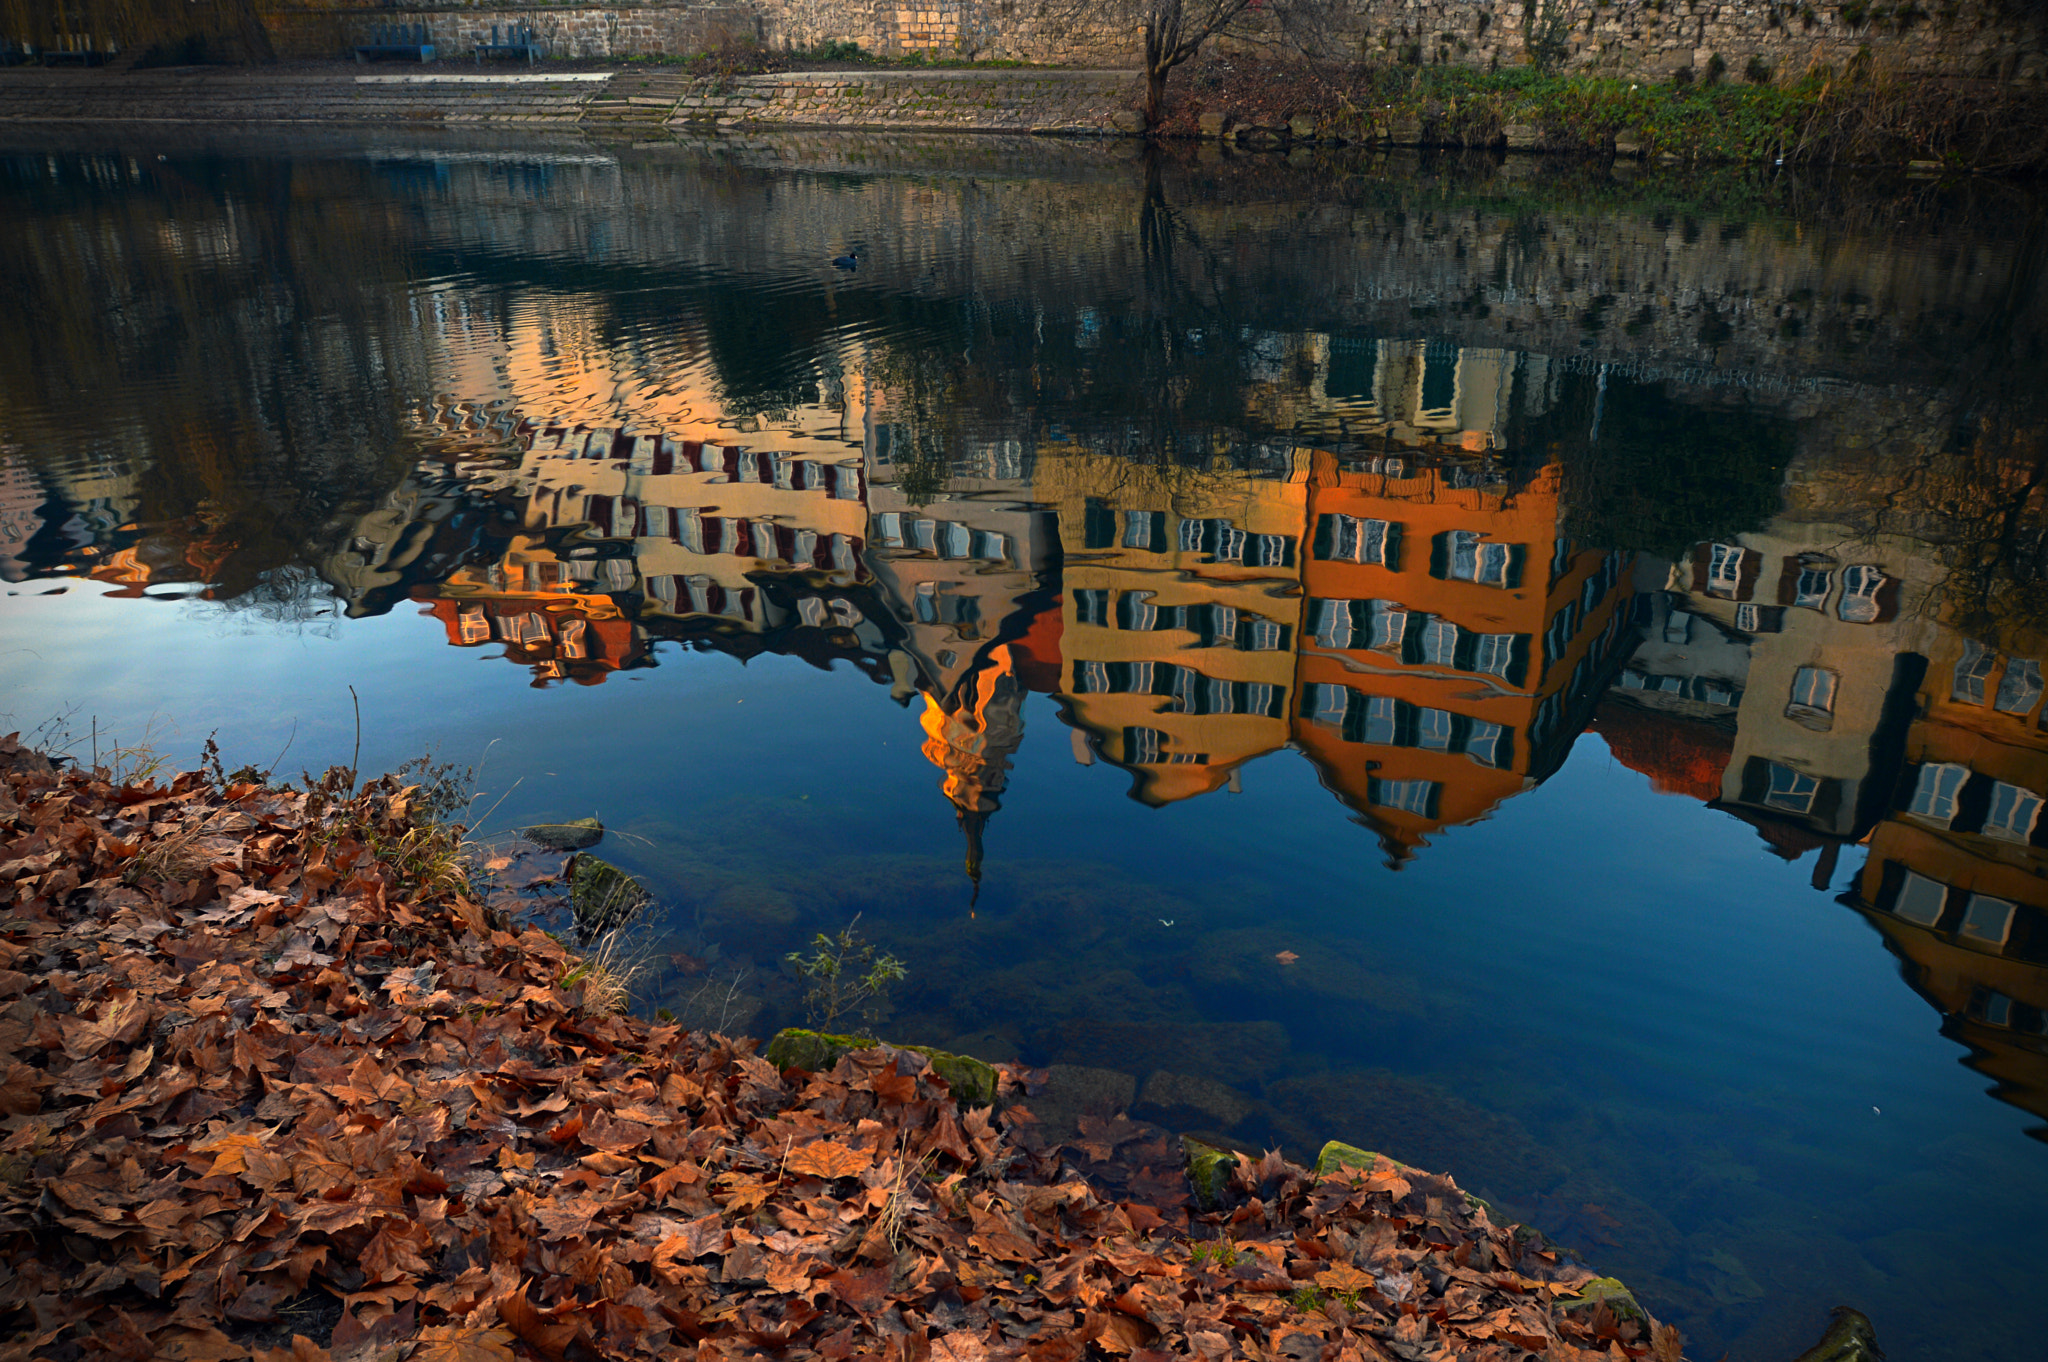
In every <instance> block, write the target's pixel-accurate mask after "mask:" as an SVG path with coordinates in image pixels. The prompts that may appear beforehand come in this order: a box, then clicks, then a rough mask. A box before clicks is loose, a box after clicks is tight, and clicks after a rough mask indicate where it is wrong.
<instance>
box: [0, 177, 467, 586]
mask: <svg viewBox="0 0 2048 1362" xmlns="http://www.w3.org/2000/svg"><path fill="white" fill-rule="evenodd" d="M35 159H36V162H37V163H38V166H37V168H38V169H41V168H42V167H41V162H42V160H43V158H40V157H38V158H35ZM110 164H114V162H107V161H104V160H103V158H95V157H72V158H60V160H59V162H58V164H57V167H56V169H55V170H54V171H46V172H45V173H42V174H35V175H25V176H24V177H23V178H24V179H26V180H27V181H28V184H27V187H26V188H25V189H24V190H23V191H22V192H19V193H16V194H14V195H12V196H10V198H9V200H8V201H7V206H6V213H5V220H4V221H0V289H4V290H5V292H6V294H7V296H8V297H9V298H10V299H13V300H15V303H16V306H17V309H18V311H19V313H20V315H23V316H30V317H34V318H36V319H37V320H36V325H35V326H34V327H33V328H30V327H10V328H6V329H5V330H4V331H0V397H4V400H0V422H4V424H5V429H4V431H0V438H5V439H6V440H8V441H9V442H18V443H20V444H21V445H22V446H23V448H24V451H25V454H26V456H27V457H28V459H29V460H30V461H31V463H33V464H38V465H39V471H40V472H41V473H42V475H43V481H44V482H45V484H46V485H48V486H50V487H52V488H54V489H56V491H57V494H58V496H59V497H60V499H72V500H75V499H76V498H77V497H78V496H81V495H85V493H82V492H79V491H77V490H76V489H78V488H81V487H89V488H94V489H102V490H101V493H100V494H101V495H111V494H112V493H110V492H107V491H105V490H103V489H109V488H118V489H119V496H120V498H121V500H122V503H123V504H122V505H121V507H120V511H121V513H122V514H124V515H125V516H126V517H127V518H128V519H129V520H132V521H133V522H135V523H136V525H137V526H138V527H139V528H137V529H132V530H130V531H128V533H131V534H133V535H136V536H139V537H138V538H137V539H136V540H134V541H133V542H134V543H135V545H136V547H137V549H138V559H139V560H140V561H143V562H146V563H148V564H150V565H151V566H152V567H153V568H155V569H158V570H160V572H161V575H162V576H165V577H170V578H177V577H187V578H203V579H205V580H208V581H210V582H213V583H214V584H215V586H216V593H217V594H218V595H219V596H221V597H224V598H231V599H238V600H242V601H244V602H246V603H261V602H263V601H266V600H273V598H274V604H276V605H277V606H278V608H279V609H280V611H282V612H283V613H285V614H287V615H291V614H294V613H295V612H296V610H297V609H298V604H296V603H297V602H299V597H300V596H301V594H302V593H301V592H300V591H299V590H298V589H297V588H296V587H295V586H293V585H292V584H291V582H290V574H289V573H287V572H284V571H283V570H284V569H287V568H310V567H313V566H314V565H315V564H316V563H317V560H318V557H319V555H320V554H321V553H322V552H324V551H325V548H326V547H333V544H332V541H333V540H334V538H335V537H336V536H338V535H341V534H343V533H344V532H345V527H346V526H348V525H350V524H352V523H353V519H354V516H355V514H356V513H357V512H358V511H360V510H361V509H363V508H365V507H367V506H369V505H371V504H373V503H374V501H375V500H376V498H377V497H378V496H379V494H380V493H382V492H383V491H384V490H386V489H388V488H390V487H392V486H394V485H396V483H397V482H398V481H399V479H400V478H401V477H403V475H404V472H405V469H406V467H407V466H408V464H409V462H410V459H409V454H408V451H407V449H406V448H405V445H404V441H403V440H402V438H401V434H400V431H401V423H400V419H399V418H400V410H399V408H400V404H401V394H402V393H405V392H406V391H407V390H410V391H412V392H422V391H427V390H429V382H428V378H427V373H426V364H425V354H424V349H423V348H422V347H419V346H417V345H412V344H408V343H407V342H406V339H404V338H409V337H411V336H412V335H413V334H414V331H415V328H414V326H413V325H412V324H410V322H409V320H408V318H407V317H406V315H405V313H404V311H403V309H404V307H405V303H406V293H405V290H404V288H403V286H402V285H403V280H404V277H405V276H404V273H403V272H402V271H403V263H404V261H403V255H402V252H401V251H399V250H398V249H397V248H396V244H395V243H394V242H393V241H392V240H391V237H390V229H389V228H388V227H387V226H386V225H385V220H384V219H382V218H381V217H380V216H379V214H378V212H377V208H376V197H377V196H376V195H374V194H371V193H366V192H364V187H363V186H362V184H361V183H360V178H361V177H362V176H363V175H364V174H365V173H367V172H366V171H365V170H364V169H363V168H361V167H350V166H342V165H335V164H332V163H321V164H315V165H311V166H301V165H293V164H290V163H284V162H253V163H251V162H242V163H216V162H167V163H158V164H155V165H153V166H151V167H150V168H149V169H148V170H146V171H144V172H143V173H142V174H140V175H139V176H129V175H127V174H105V173H100V172H102V171H104V170H105V169H106V168H107V166H108V165H110ZM81 281H90V284H89V286H87V285H83V284H82V282H81ZM82 286H84V287H89V288H90V289H91V291H92V294H93V296H94V298H95V300H96V305H95V306H91V307H86V306H80V304H79V290H80V288H81V287H82ZM81 392H86V393H91V394H93V397H94V402H93V405H92V406H90V407H86V406H82V405H81V404H80V403H79V401H78V400H77V394H78V393H81ZM53 419H54V422H55V423H54V424H52V421H53ZM76 451H88V452H89V454H88V456H87V457H89V459H90V461H91V465H92V466H91V468H90V470H89V476H88V470H87V469H86V468H85V467H84V466H83V464H82V463H81V459H80V456H79V455H78V454H77V453H76ZM120 546H122V544H121V543H119V542H117V543H115V544H102V545H100V547H102V548H109V547H120ZM41 566H44V567H48V566H49V564H42V565H41ZM273 588H274V589H273Z"/></svg>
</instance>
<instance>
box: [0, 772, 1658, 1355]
mask: <svg viewBox="0 0 2048 1362" xmlns="http://www.w3.org/2000/svg"><path fill="white" fill-rule="evenodd" d="M408 796H409V791H407V790H405V789H401V788H399V787H398V785H397V783H396V781H393V780H389V779H386V780H384V781H379V782H371V783H370V784H369V785H368V786H366V787H364V788H363V789H362V791H361V792H359V793H354V794H353V795H352V796H350V797H348V798H346V799H333V798H329V799H323V798H322V797H321V796H320V794H319V793H317V792H316V793H312V794H309V793H304V792H297V791H289V790H282V789H278V788H274V787H267V786H260V785H255V784H249V783H238V784H231V785H229V786H227V787H226V788H224V789H223V788H219V787H217V786H216V785H214V784H212V783H210V782H208V781H207V780H206V779H205V777H204V776H203V775H202V774H200V773H188V774H186V775H181V776H178V777H177V778H175V779H174V780H172V781H170V782H169V783H168V784H152V783H143V784H129V785H115V784H110V783H108V782H107V781H105V780H102V779H97V778H94V777H92V776H90V775H86V774H81V773H77V772H64V771H57V770H55V769H53V768H52V767H51V766H50V765H49V764H48V763H47V762H46V761H44V760H43V759H42V758H41V757H39V756H37V755H35V754H34V753H31V752H28V751H27V750H25V749H23V748H21V747H20V746H19V745H18V743H17V741H16V740H15V739H14V738H11V737H10V738H0V1308H4V1309H5V1310H6V1312H7V1314H6V1321H5V1329H6V1332H5V1336H4V1337H5V1341H4V1342H0V1357H4V1358H9V1359H12V1358H22V1359H27V1358H44V1359H50V1360H51V1362H71V1360H72V1359H84V1358H114V1359H135V1360H136V1362H142V1360H143V1359H150V1358H166V1359H180V1360H182V1362H229V1360H230V1359H251V1360H252V1362H322V1360H323V1359H333V1360H334V1362H401V1360H402V1359H408V1358H410V1359H414V1360H415V1362H506V1360H507V1359H514V1358H528V1359H533V1358H539V1359H546V1360H547V1362H585V1360H586V1359H598V1358H619V1359H630V1358H640V1357H660V1358H673V1357H694V1358H698V1359H717V1358H738V1357H764V1356H765V1357H775V1358H786V1359H790V1360H791V1362H807V1360H808V1359H812V1358H818V1359H826V1362H841V1360H842V1359H855V1358H877V1359H900V1362H988V1360H990V1359H1029V1360H1030V1362H1079V1360H1080V1359H1084V1358H1128V1359H1130V1362H1164V1359H1167V1358H1174V1357H1195V1358H1202V1359H1222V1358H1259V1359H1293V1360H1298V1362H1306V1360H1307V1359H1325V1360H1326V1362H1377V1360H1379V1359H1400V1362H1437V1360H1439V1359H1450V1358H1470V1359H1481V1360H1483V1362H1495V1360H1498V1362H1518V1360H1519V1359H1523V1358H1528V1357H1531V1356H1543V1357H1546V1358H1551V1359H1557V1362H1579V1360H1580V1359H1592V1358H1602V1359H1625V1358H1642V1357H1649V1358H1654V1359H1657V1362H1676V1360H1677V1359H1678V1358H1679V1356H1680V1340H1679V1337H1678V1335H1677V1333H1676V1331H1675V1330H1672V1329H1670V1328H1668V1327H1665V1326H1661V1325H1657V1324H1655V1323H1654V1322H1653V1321H1638V1320H1635V1319H1632V1318H1630V1319H1624V1318H1618V1317H1617V1316H1616V1315H1615V1314H1614V1312H1612V1311H1611V1310H1609V1308H1608V1307H1607V1306H1606V1304H1604V1303H1600V1302H1595V1303H1593V1306H1592V1308H1591V1309H1586V1308H1584V1306H1585V1304H1586V1303H1585V1302H1584V1301H1577V1302H1576V1308H1568V1307H1572V1306H1573V1305H1574V1298H1575V1293H1576V1291H1577V1289H1578V1288H1579V1287H1580V1286H1582V1285H1584V1284H1585V1283H1586V1282H1587V1281H1588V1280H1589V1279H1591V1277H1592V1273H1591V1272H1589V1271H1588V1270H1587V1269H1585V1268H1584V1267H1583V1266H1580V1265H1577V1264H1575V1263H1573V1262H1571V1261H1569V1260H1568V1259H1565V1258H1563V1257H1561V1256H1560V1255H1559V1254H1557V1253H1555V1252H1554V1251H1552V1250H1551V1249H1549V1248H1548V1247H1546V1246H1545V1244H1544V1243H1543V1241H1542V1240H1541V1239H1540V1238H1538V1237H1535V1236H1531V1235H1528V1234H1527V1233H1526V1232H1518V1231H1517V1230H1516V1229H1515V1228H1514V1227H1503V1226H1496V1225H1494V1224H1492V1223H1491V1221H1490V1220H1489V1218H1488V1216H1487V1214H1486V1211H1485V1208H1484V1207H1482V1206H1480V1205H1478V1204H1477V1203H1475V1202H1472V1201H1470V1200H1469V1199H1468V1198H1466V1197H1465V1196H1464V1195H1463V1194H1462V1193H1460V1192H1459V1191H1458V1190H1457V1188H1456V1186H1455V1185H1454V1184H1453V1183H1452V1182H1451V1180H1450V1179H1449V1178H1447V1177H1439V1176H1436V1175H1433V1174H1428V1173H1424V1172H1421V1171H1419V1170H1416V1169H1409V1168H1401V1167H1398V1166H1394V1165H1390V1164H1384V1163H1383V1164H1381V1165H1379V1166H1378V1167H1377V1168H1376V1169H1375V1170H1374V1171H1372V1172H1358V1171H1355V1170H1342V1171H1340V1172H1338V1173H1335V1174H1333V1175H1331V1176H1328V1177H1324V1178H1317V1177H1316V1176H1315V1175H1314V1174H1312V1173H1311V1172H1310V1171H1309V1170H1307V1169H1305V1168H1302V1167H1301V1166H1299V1165H1297V1164H1293V1163H1289V1162H1287V1161H1286V1160H1285V1159H1283V1158H1281V1157H1280V1156H1279V1155H1278V1154H1271V1153H1269V1154H1267V1155H1266V1156H1265V1157H1264V1158H1262V1159H1258V1160H1252V1159H1240V1160H1239V1161H1238V1163H1237V1165H1236V1166H1235V1168H1234V1169H1233V1171H1232V1172H1231V1175H1230V1187H1229V1189H1228V1193H1227V1199H1226V1202H1225V1204H1224V1208H1223V1209H1220V1210H1211V1211H1203V1210H1200V1209H1198V1208H1197V1207H1196V1206H1195V1205H1194V1203H1193V1202H1192V1200H1191V1198H1190V1195H1189V1189H1188V1183H1187V1179H1186V1177H1185V1175H1184V1173H1183V1171H1182V1169H1181V1167H1180V1156H1179V1151H1178V1150H1177V1149H1176V1148H1175V1147H1174V1146H1172V1145H1171V1144H1170V1143H1169V1142H1168V1141H1167V1140H1165V1139H1164V1138H1162V1137H1161V1136H1160V1134H1159V1132H1158V1131H1157V1130H1156V1129H1155V1128H1152V1127H1146V1126H1141V1125H1138V1124H1137V1123H1134V1122H1131V1121H1129V1120H1127V1119H1124V1118H1116V1119H1113V1120H1100V1119H1089V1120H1085V1121H1084V1122H1083V1123H1082V1126H1081V1128H1080V1130H1079V1132H1078V1133H1077V1134H1076V1135H1075V1137H1074V1138H1072V1139H1068V1140H1059V1139H1054V1138H1052V1137H1051V1136H1050V1135H1048V1134H1047V1133H1045V1132H1044V1131H1043V1130H1042V1128H1040V1127H1039V1126H1038V1124H1037V1123H1036V1122H1035V1121H1034V1120H1033V1119H1032V1117H1031V1114H1030V1111H1029V1107H1028V1103H1029V1098H1030V1093H1031V1091H1032V1088H1033V1085H1034V1081H1035V1076H1034V1075H1032V1074H1030V1073H1028V1072H1027V1071H1024V1070H1022V1069H1017V1068H1004V1069H1002V1070H1001V1071H1000V1072H1001V1075H1002V1077H1001V1090H1000V1092H999V1094H998V1096H997V1098H996V1107H995V1108H966V1109H963V1108H962V1107H961V1106H960V1105H959V1104H957V1103H956V1102H955V1101H954V1100H953V1098H952V1096H951V1094H950V1092H949V1091H948V1088H947V1084H946V1082H945V1080H944V1079H943V1078H942V1077H940V1076H939V1075H938V1074H937V1073H935V1072H934V1071H933V1070H932V1068H931V1065H930V1063H929V1061H928V1060H927V1059H926V1058H925V1057H924V1056H923V1055H921V1054H919V1053H917V1052H915V1051H910V1050H898V1049H893V1048H890V1047H886V1046H877V1047H875V1048H872V1049H868V1050H862V1051H857V1052H854V1053H852V1054H849V1055H846V1056H845V1057H844V1058H842V1059H840V1060H839V1061H838V1063H837V1064H836V1065H835V1066H834V1067H833V1068H832V1070H831V1071H830V1072H827V1073H806V1072H803V1071H801V1070H790V1071H787V1072H778V1071H777V1070H776V1069H775V1067H774V1066H773V1065H772V1064H770V1063H769V1062H768V1061H767V1060H765V1059H764V1058H762V1057H761V1056H760V1055H759V1054H757V1053H756V1052H755V1044H754V1042H752V1041H749V1040H743V1039H730V1038H727V1037H724V1036H720V1035H715V1034H708V1033H704V1032H685V1031H683V1030H682V1029H681V1028H679V1027H677V1026H674V1025H658V1024H652V1023H649V1022H646V1021H643V1020H637V1019H634V1018H631V1017H621V1016H614V1015H608V1014H605V1013H603V1012H601V1011H599V1010H596V1009H593V1008H591V1007H589V1006H587V1005H586V1004H585V1002H584V999H583V996H582V992H581V989H580V987H578V986H576V985H574V984H570V985H567V986H565V984H564V980H565V979H571V978H573V977H574V976H573V974H572V971H573V969H574V966H575V964H576V961H575V959H574V957H573V956H572V955H571V954H570V953H569V952H568V951H567V949H566V948H565V947H563V946H562V945H561V944H560V943H559V942H557V941H556V940H554V939H553V938H552V937H550V936H549V935H547V934H546V933H545V932H542V931H540V930H539V929H538V928H536V927H533V926H530V925H527V926H521V925H519V924H518V923H517V922H516V921H515V920H514V919H513V918H512V917H510V916H508V915H507V914H505V913H504V912H502V911H500V909H499V908H497V907H494V906H491V904H492V900H489V899H488V898H487V897H486V896H485V895H484V894H483V893H482V892H481V891H480V890H478V889H476V888H475V887H474V886H473V885H470V884H469V883H467V882H466V881H463V880H461V879H460V878H459V877H458V879H457V880H455V881H454V882H453V884H454V887H451V882H450V881H449V880H448V879H447V878H446V877H438V876H437V877H430V878H429V879H428V880H426V881H425V882H424V887H422V884H423V881H422V878H421V877H419V876H415V875H408V874H406V873H404V872H403V871H402V869H400V868H398V867H394V866H393V865H392V864H390V863H388V862H386V861H383V860H380V859H378V858H377V857H375V856H373V855H371V854H369V852H368V850H367V848H366V847H365V846H364V844H363V843H362V842H361V841H359V840H357V839H356V838H355V837H354V836H352V835H351V831H350V830H351V829H358V830H359V829H373V830H381V831H382V832H384V833H387V834H391V833H403V832H406V831H408V830H412V829H411V828H410V815H409V812H408V810H407V808H406V804H407V799H408ZM194 828H203V829H205V833H206V835H205V836H204V837H203V838H202V837H195V836H193V835H192V834H191V829H194ZM222 829H229V830H230V831H228V832H222V831H221V830H222ZM172 839H181V840H179V841H178V843H177V845H176V846H175V847H170V848H165V847H160V846H159V845H158V844H159V843H162V842H164V841H167V840H172ZM397 840H399V841H402V839H397ZM382 844H396V843H395V842H394V840H393V839H386V840H385V842H384V843H382ZM152 848H156V850H155V851H154V852H153V851H152ZM172 852H175V853H176V854H175V855H173V854H172ZM138 863H140V866H141V870H140V871H139V870H138ZM480 900H481V901H480Z"/></svg>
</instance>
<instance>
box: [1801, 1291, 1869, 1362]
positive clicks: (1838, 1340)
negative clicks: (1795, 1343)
mask: <svg viewBox="0 0 2048 1362" xmlns="http://www.w3.org/2000/svg"><path fill="white" fill-rule="evenodd" d="M1833 1314H1834V1317H1835V1322H1834V1323H1833V1324H1830V1325H1829V1326H1828V1331H1827V1332H1826V1333H1825V1334H1822V1335H1821V1339H1820V1342H1818V1343H1816V1344H1814V1345H1813V1346H1812V1347H1811V1348H1808V1349H1807V1350H1806V1351H1805V1352H1803V1353H1801V1354H1799V1356H1798V1357H1796V1358H1794V1359H1793V1362H1878V1359H1881V1358H1883V1357H1884V1353H1883V1352H1882V1351H1881V1350H1880V1349H1879V1348H1878V1346H1877V1330H1875V1329H1873V1328H1871V1327H1870V1320H1869V1319H1868V1318H1867V1317H1866V1316H1865V1315H1864V1313H1863V1312H1862V1311H1861V1310H1851V1309H1850V1308H1849V1307H1848V1306H1846V1305H1838V1306H1836V1307H1835V1308H1834V1311H1833Z"/></svg>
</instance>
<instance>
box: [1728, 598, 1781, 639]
mask: <svg viewBox="0 0 2048 1362" xmlns="http://www.w3.org/2000/svg"><path fill="white" fill-rule="evenodd" d="M1735 627H1736V628H1737V629H1740V630H1741V631H1742V632H1743V633H1745V634H1780V633H1783V632H1784V631H1785V607H1783V606H1781V605H1738V606H1736V607H1735Z"/></svg>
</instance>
